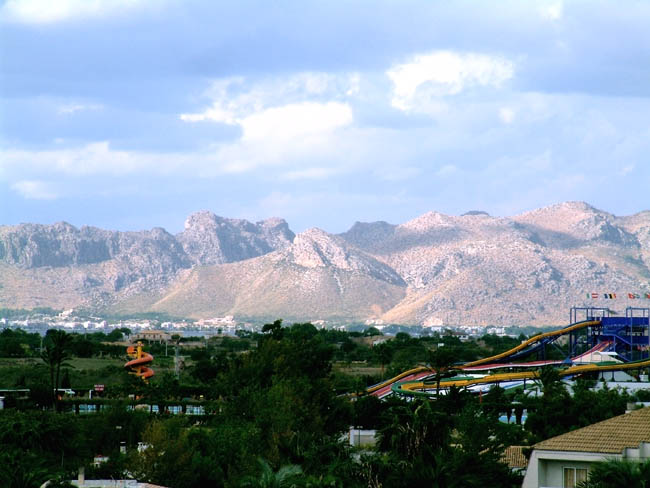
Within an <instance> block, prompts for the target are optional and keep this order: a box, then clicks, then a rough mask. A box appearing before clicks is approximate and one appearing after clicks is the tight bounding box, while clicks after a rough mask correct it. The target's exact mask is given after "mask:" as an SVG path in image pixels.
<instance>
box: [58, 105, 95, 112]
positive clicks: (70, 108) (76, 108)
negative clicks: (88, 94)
mask: <svg viewBox="0 0 650 488" xmlns="http://www.w3.org/2000/svg"><path fill="white" fill-rule="evenodd" d="M103 108H104V106H103V105H99V104H82V103H68V104H65V105H61V106H60V107H59V109H58V112H59V113H60V114H74V113H76V112H85V111H88V110H102V109H103Z"/></svg>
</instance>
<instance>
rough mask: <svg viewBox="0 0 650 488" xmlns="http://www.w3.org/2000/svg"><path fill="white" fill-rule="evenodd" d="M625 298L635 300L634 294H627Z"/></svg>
mask: <svg viewBox="0 0 650 488" xmlns="http://www.w3.org/2000/svg"><path fill="white" fill-rule="evenodd" d="M627 297H628V298H632V299H634V298H636V295H635V294H634V293H628V294H627Z"/></svg>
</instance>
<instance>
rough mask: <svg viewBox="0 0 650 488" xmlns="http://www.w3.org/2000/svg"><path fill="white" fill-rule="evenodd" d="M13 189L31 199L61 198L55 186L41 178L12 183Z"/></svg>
mask: <svg viewBox="0 0 650 488" xmlns="http://www.w3.org/2000/svg"><path fill="white" fill-rule="evenodd" d="M11 189H12V190H14V191H16V192H18V193H19V194H20V195H21V196H22V197H23V198H27V199H29V200H55V199H57V198H59V194H58V192H57V191H56V190H55V189H54V188H53V186H52V185H51V184H50V183H48V182H46V181H40V180H22V181H17V182H16V183H14V184H13V185H11Z"/></svg>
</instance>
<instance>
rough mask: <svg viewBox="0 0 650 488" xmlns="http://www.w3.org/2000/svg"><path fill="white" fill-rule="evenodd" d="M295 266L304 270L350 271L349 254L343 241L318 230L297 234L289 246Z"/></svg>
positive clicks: (312, 229)
mask: <svg viewBox="0 0 650 488" xmlns="http://www.w3.org/2000/svg"><path fill="white" fill-rule="evenodd" d="M291 254H292V255H293V260H294V262H295V263H296V264H298V265H300V266H304V267H305V268H317V267H324V266H334V267H336V268H341V269H350V268H351V263H350V260H349V253H348V251H347V249H346V248H345V245H344V244H343V241H342V240H340V239H338V238H336V237H335V236H332V235H330V234H328V233H327V232H325V231H324V230H321V229H318V228H315V227H314V228H311V229H307V230H306V231H304V232H301V233H300V234H298V235H297V236H296V237H295V239H294V240H293V244H292V245H291Z"/></svg>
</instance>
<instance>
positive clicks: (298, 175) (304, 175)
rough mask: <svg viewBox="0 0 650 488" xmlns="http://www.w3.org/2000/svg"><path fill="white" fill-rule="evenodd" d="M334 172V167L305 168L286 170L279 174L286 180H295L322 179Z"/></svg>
mask: <svg viewBox="0 0 650 488" xmlns="http://www.w3.org/2000/svg"><path fill="white" fill-rule="evenodd" d="M335 173H336V170H335V169H334V168H321V167H314V168H305V169H297V170H293V171H287V172H286V173H284V174H283V175H282V176H281V179H283V180H288V181H296V180H324V179H327V178H329V177H330V176H332V175H333V174H335Z"/></svg>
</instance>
